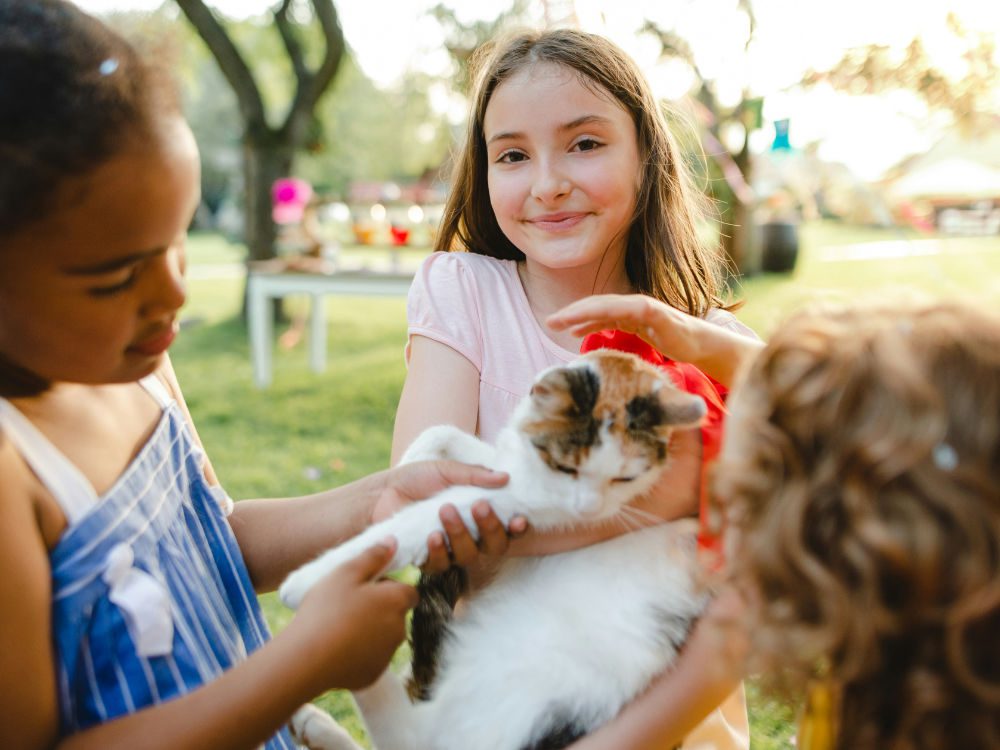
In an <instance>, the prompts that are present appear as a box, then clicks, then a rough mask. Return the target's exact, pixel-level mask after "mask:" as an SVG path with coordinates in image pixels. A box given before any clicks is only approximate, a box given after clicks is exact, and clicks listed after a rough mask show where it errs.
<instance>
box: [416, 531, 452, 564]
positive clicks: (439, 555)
mask: <svg viewBox="0 0 1000 750" xmlns="http://www.w3.org/2000/svg"><path fill="white" fill-rule="evenodd" d="M450 567H451V554H450V553H449V552H448V544H447V543H446V542H445V540H444V534H443V533H442V532H440V531H435V532H434V533H433V534H431V535H430V536H429V537H427V560H426V561H425V562H424V564H423V565H422V566H421V568H422V569H423V570H424V572H426V573H443V572H444V571H446V570H448V568H450Z"/></svg>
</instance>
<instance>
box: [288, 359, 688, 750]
mask: <svg viewBox="0 0 1000 750" xmlns="http://www.w3.org/2000/svg"><path fill="white" fill-rule="evenodd" d="M575 366H587V365H586V363H585V362H584V363H583V364H580V365H575ZM691 398H695V397H691ZM533 408H534V405H533V403H532V401H531V398H530V397H529V398H526V399H525V400H524V401H523V402H522V403H521V405H520V406H519V407H518V409H517V411H516V412H515V414H514V416H513V418H512V420H511V422H510V424H509V426H508V427H506V428H505V429H504V430H503V431H502V432H501V434H500V436H499V437H498V440H497V445H496V447H495V448H493V447H492V446H489V445H487V444H485V443H483V442H482V441H480V440H478V439H476V438H474V437H472V436H470V435H467V434H466V433H463V432H461V431H460V430H458V429H456V428H454V427H450V426H439V427H432V428H430V429H428V430H426V431H425V432H423V433H422V434H421V435H420V436H419V437H418V438H417V440H415V441H414V443H413V444H412V445H411V446H410V449H409V450H408V451H407V452H406V454H405V456H404V458H403V462H411V461H418V460H426V459H438V458H450V459H455V460H458V461H463V462H466V463H477V464H482V465H486V466H490V467H492V468H496V469H498V470H501V471H506V472H508V473H509V474H510V482H509V483H508V484H507V485H506V486H505V487H503V488H500V489H495V490H484V489H482V488H476V487H452V488H449V489H448V490H445V491H444V492H442V493H440V494H438V495H437V496H435V497H433V498H430V499H428V500H426V501H423V502H420V503H415V504H413V505H411V506H408V507H407V508H405V509H403V510H402V511H400V512H399V513H397V514H396V515H395V516H393V517H392V518H390V519H388V520H386V521H383V522H381V523H379V524H376V525H374V526H372V527H370V528H369V529H367V530H366V531H365V532H363V533H362V534H360V535H359V536H357V537H355V538H354V539H352V540H350V541H348V542H346V543H344V544H343V545H341V546H339V547H337V548H334V549H332V550H330V551H328V552H326V553H324V554H323V555H322V556H321V557H319V558H318V559H317V560H315V561H314V562H312V563H309V564H307V565H306V566H304V567H302V568H300V569H299V570H298V571H296V572H294V573H293V574H292V575H291V576H290V577H289V578H288V579H287V580H286V581H285V583H284V584H283V585H282V586H281V589H280V596H281V599H282V601H284V602H285V603H286V604H287V605H288V606H291V607H295V606H298V604H299V603H300V602H301V601H302V598H303V596H305V594H306V592H307V591H308V590H309V588H310V587H311V586H312V585H313V584H314V583H316V581H318V580H319V579H320V578H321V577H322V576H324V575H325V574H327V573H328V572H329V571H331V570H332V569H333V568H334V567H336V566H337V565H339V564H341V563H342V562H345V561H347V560H350V559H352V558H354V557H355V556H356V555H358V554H359V553H360V552H361V551H363V550H364V549H366V548H368V547H370V546H371V545H373V544H375V543H377V542H378V541H380V540H382V539H384V538H385V537H386V536H389V535H392V536H395V537H396V539H397V540H398V548H397V551H396V555H395V557H394V558H393V560H392V563H391V564H390V565H389V566H388V568H389V569H398V568H401V567H403V566H405V565H408V564H416V565H419V564H421V563H422V562H424V560H425V559H426V555H427V537H428V535H429V534H431V533H432V532H433V531H437V530H441V523H440V520H439V518H438V510H439V509H440V507H441V506H442V505H444V504H445V503H452V504H453V505H455V507H456V508H457V509H458V511H459V512H460V514H461V515H462V517H463V519H464V520H465V523H466V525H467V526H468V527H469V529H470V530H472V531H473V533H474V532H475V524H474V522H473V521H472V518H471V508H472V505H473V504H474V503H475V502H477V501H478V500H480V499H483V498H485V499H487V500H488V501H489V502H490V504H491V505H492V507H493V509H494V511H495V512H496V514H497V515H498V516H499V517H500V519H501V520H502V521H503V522H504V523H505V524H507V523H508V522H509V521H510V519H511V518H512V517H513V516H514V515H517V514H521V515H524V516H526V517H527V519H528V520H529V521H530V522H531V524H532V526H533V527H534V528H536V529H540V530H544V529H555V528H563V527H570V526H573V525H577V524H579V523H580V522H581V521H594V520H600V519H609V518H612V517H614V516H616V515H617V514H620V513H621V512H622V506H623V505H624V504H625V503H627V502H628V501H629V500H631V499H633V498H634V497H636V496H638V495H639V494H641V493H643V492H645V491H647V490H648V489H649V488H651V487H652V485H653V484H654V483H655V481H656V479H657V478H658V477H659V475H660V472H661V470H662V468H663V466H662V465H660V466H656V467H648V466H641V465H635V464H636V459H626V458H625V457H624V456H623V455H622V453H621V451H620V450H618V447H617V443H616V441H615V440H612V439H606V440H602V441H601V444H600V446H599V447H598V448H597V449H595V450H592V451H591V452H590V455H589V457H588V459H587V461H586V462H585V463H584V464H583V465H582V466H581V467H580V471H579V475H578V476H569V475H567V474H564V473H560V472H557V471H554V470H552V469H551V468H549V466H547V465H546V464H545V462H544V461H543V460H542V458H541V457H540V455H539V452H538V450H537V449H536V448H535V447H534V446H533V445H532V443H531V440H530V438H529V437H528V436H527V435H526V434H524V433H523V432H522V431H520V429H519V426H520V425H521V424H522V422H523V421H524V420H525V419H526V418H528V417H530V416H531V414H532V410H533ZM702 413H703V409H702V410H701V411H699V412H698V416H699V417H700V415H701V414H702ZM602 429H606V428H602ZM623 476H635V477H636V478H635V480H634V481H632V482H627V483H624V482H613V481H612V479H613V478H616V477H623ZM694 552H695V543H694V533H693V523H692V522H691V521H680V522H675V523H670V524H660V525H657V526H653V527H649V528H644V529H642V530H639V531H635V532H633V533H630V534H625V535H621V536H618V537H616V538H614V539H611V540H610V541H607V542H604V543H601V544H597V545H593V546H591V547H587V548H584V549H579V550H575V551H572V552H567V553H564V554H559V555H551V556H547V557H540V558H508V559H506V560H505V561H504V563H503V565H502V567H501V570H500V571H499V572H498V574H497V576H496V578H495V579H494V580H493V581H492V582H491V583H490V584H489V585H488V586H487V587H486V588H484V589H483V590H481V591H478V592H476V593H475V594H474V595H473V596H472V597H471V600H470V601H469V602H468V603H467V606H465V607H463V610H462V612H461V613H460V614H457V615H456V617H455V618H454V619H453V620H452V622H451V623H450V626H449V632H448V635H447V637H446V639H445V641H444V643H443V644H442V647H441V648H442V650H441V655H440V659H439V666H438V670H437V676H436V678H435V681H434V683H433V685H432V686H431V697H430V699H429V700H427V701H418V702H415V703H411V702H410V700H409V698H408V696H407V694H406V692H405V689H404V687H403V684H402V682H401V681H400V679H399V677H397V676H396V675H394V674H392V673H391V672H389V671H387V672H386V673H384V674H383V675H382V677H381V678H380V679H379V680H378V681H377V682H376V683H375V684H374V685H373V686H372V687H371V688H369V689H368V690H365V691H360V692H358V693H357V694H356V695H355V697H356V699H357V701H358V704H359V706H360V708H361V710H362V714H363V715H364V718H365V721H366V723H367V725H368V728H369V731H370V733H371V735H372V738H373V740H374V743H375V746H376V748H378V750H470V749H471V748H475V749H476V750H519V749H520V748H523V747H527V746H530V745H531V744H532V743H533V742H535V741H537V740H538V739H540V738H541V737H543V736H544V735H545V734H546V733H547V732H548V731H551V730H552V729H553V719H557V720H565V721H566V722H569V723H573V724H576V725H579V726H581V727H585V728H594V727H597V726H599V725H600V724H603V723H604V722H606V721H607V720H609V719H610V718H611V717H613V716H614V715H615V714H616V713H617V712H618V710H619V709H620V708H621V706H622V705H624V704H625V703H626V702H627V701H628V700H630V699H631V698H632V697H633V696H635V695H636V694H638V693H639V692H640V691H641V690H642V689H643V688H644V687H645V686H646V685H647V684H648V683H649V681H650V679H651V678H652V677H653V676H654V675H656V674H657V673H659V672H660V671H662V670H663V668H664V667H665V666H666V665H667V664H669V663H670V662H671V661H672V660H673V658H674V657H675V655H676V644H679V643H681V642H682V641H683V639H684V637H685V635H686V633H687V629H688V627H689V625H690V623H691V621H692V620H693V619H694V618H696V617H697V616H698V614H699V613H700V611H701V609H702V607H703V605H704V596H703V595H702V594H701V593H699V592H698V591H697V590H696V586H695V584H694V580H693V569H694V565H693V561H694ZM556 723H558V721H557V722H556Z"/></svg>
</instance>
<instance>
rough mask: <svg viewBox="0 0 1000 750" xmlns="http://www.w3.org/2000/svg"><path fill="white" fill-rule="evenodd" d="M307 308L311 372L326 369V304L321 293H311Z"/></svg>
mask: <svg viewBox="0 0 1000 750" xmlns="http://www.w3.org/2000/svg"><path fill="white" fill-rule="evenodd" d="M311 296H312V304H311V305H310V308H309V365H310V366H311V367H312V370H313V372H323V370H325V369H326V305H325V304H324V303H325V299H326V298H325V297H324V295H322V294H313V295H311Z"/></svg>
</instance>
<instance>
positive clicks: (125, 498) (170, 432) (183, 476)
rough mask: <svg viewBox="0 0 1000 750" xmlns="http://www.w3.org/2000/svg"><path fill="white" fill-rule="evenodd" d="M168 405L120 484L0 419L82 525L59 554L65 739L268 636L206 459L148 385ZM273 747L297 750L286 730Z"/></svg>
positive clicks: (71, 529)
mask: <svg viewBox="0 0 1000 750" xmlns="http://www.w3.org/2000/svg"><path fill="white" fill-rule="evenodd" d="M142 383H143V385H144V386H145V387H146V389H147V390H148V391H149V392H150V394H151V395H152V396H153V397H154V398H155V399H156V400H157V401H158V402H159V403H160V405H161V406H162V408H163V413H162V416H161V418H160V421H159V423H158V424H157V426H156V428H155V430H154V432H153V434H152V436H151V437H150V439H149V441H148V442H147V443H146V444H145V446H143V448H142V450H141V452H140V453H139V455H138V456H137V457H136V458H135V459H134V460H133V461H132V463H131V464H130V465H129V466H128V468H127V469H126V470H125V472H124V473H123V474H122V476H121V477H120V478H119V479H118V481H117V482H116V483H115V485H114V486H113V487H112V488H111V489H110V490H108V491H107V492H106V493H104V495H103V496H101V497H97V495H96V493H95V492H94V490H93V487H92V486H91V485H90V483H89V482H88V481H87V480H86V478H84V477H83V475H82V474H81V473H80V471H79V470H78V469H77V468H76V467H75V466H73V465H72V464H71V463H70V462H69V461H68V460H67V459H66V458H65V457H64V456H63V455H62V454H61V453H60V452H59V451H58V450H57V449H56V448H55V447H54V446H53V445H52V444H51V443H50V442H49V441H48V440H47V439H46V438H45V437H44V436H43V435H42V434H41V433H40V432H39V431H38V430H37V429H36V428H35V427H34V426H33V425H32V424H31V423H30V422H29V421H28V420H27V419H26V418H25V417H24V416H23V415H22V414H21V413H20V412H19V411H18V410H17V409H16V408H15V407H14V406H13V405H12V404H10V403H9V402H7V401H4V400H3V399H0V427H2V428H3V430H4V434H5V436H7V437H8V438H9V439H10V440H11V442H12V443H13V444H14V445H15V446H16V447H17V448H18V450H19V451H20V452H21V454H22V455H23V457H24V458H25V460H26V461H27V462H28V464H29V465H30V466H31V467H32V469H33V471H34V472H35V473H36V474H37V475H38V477H39V479H40V480H41V481H42V482H44V483H45V484H46V486H47V487H48V489H49V490H50V491H51V492H52V494H53V496H54V497H55V498H56V500H57V501H58V502H59V503H60V505H61V506H62V508H63V511H64V512H65V513H66V517H67V520H68V522H69V526H68V527H67V529H66V531H65V533H64V534H63V536H62V537H61V538H60V540H59V542H58V544H57V545H56V547H55V548H54V549H53V550H52V552H51V555H50V562H51V568H52V638H53V642H54V647H55V658H56V669H57V679H58V688H59V710H60V722H61V735H62V736H66V735H70V734H73V733H75V732H78V731H80V730H83V729H86V728H88V727H91V726H93V725H95V724H100V723H102V722H105V721H109V720H111V719H114V718H116V717H119V716H122V715H125V714H130V713H133V712H135V711H138V710H139V709H142V708H144V707H147V706H151V705H154V704H157V703H161V702H163V701H167V700H170V699H171V698H175V697H177V696H180V695H183V694H185V693H187V692H190V691H191V690H194V689H196V688H197V687H199V686H200V685H204V684H205V683H207V682H209V681H210V680H212V679H215V678H216V677H218V676H219V675H221V674H222V672H223V671H225V670H226V669H228V668H229V667H232V666H233V665H234V664H237V663H238V662H240V661H242V660H243V659H245V658H246V656H247V654H248V653H249V652H252V651H254V650H255V649H257V648H258V647H260V646H261V645H262V644H263V643H264V642H265V641H266V640H267V639H268V630H267V625H266V623H265V622H264V618H263V616H262V614H261V611H260V607H259V606H258V604H257V598H256V595H255V594H254V590H253V586H252V585H251V583H250V577H249V574H248V572H247V568H246V565H245V563H244V562H243V557H242V555H241V554H240V550H239V547H238V546H237V544H236V538H235V537H234V536H233V533H232V530H231V529H230V526H229V522H228V521H227V519H226V511H227V510H228V509H231V507H232V505H231V503H232V501H230V500H228V498H227V497H225V494H224V493H222V492H221V491H220V489H219V488H217V487H212V486H209V485H208V483H207V482H206V480H205V478H204V474H203V471H202V462H203V460H204V456H203V454H202V452H201V450H200V448H199V447H198V446H197V444H196V443H195V441H194V440H193V439H192V436H191V433H190V431H189V430H188V427H187V422H186V420H185V418H184V415H183V414H182V413H181V410H180V409H179V407H178V405H177V404H176V403H175V402H174V401H173V400H172V399H171V398H170V396H169V394H168V392H167V390H166V388H165V387H164V386H163V384H162V383H161V382H160V381H159V380H158V379H157V378H155V377H154V376H150V377H149V378H146V379H144V380H143V381H142ZM266 747H267V748H268V749H269V750H271V749H274V750H277V749H278V748H294V747H296V745H295V743H294V742H293V741H292V739H291V736H290V734H289V733H288V731H287V729H283V730H282V731H281V732H280V733H278V734H277V735H275V736H274V737H272V738H271V740H269V741H268V743H267V744H266Z"/></svg>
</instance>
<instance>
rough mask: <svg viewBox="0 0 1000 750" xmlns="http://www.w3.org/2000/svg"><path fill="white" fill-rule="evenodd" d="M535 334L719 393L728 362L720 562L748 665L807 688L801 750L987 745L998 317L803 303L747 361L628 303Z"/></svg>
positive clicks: (601, 301)
mask: <svg viewBox="0 0 1000 750" xmlns="http://www.w3.org/2000/svg"><path fill="white" fill-rule="evenodd" d="M549 322H550V324H552V325H555V326H557V327H559V328H569V329H572V330H575V331H577V332H578V333H579V332H587V331H590V330H596V329H599V328H602V327H617V328H625V329H627V330H630V331H633V332H635V333H638V334H639V335H642V336H643V337H644V338H647V339H648V340H649V341H650V343H652V344H653V345H654V346H656V347H657V348H658V349H660V350H661V351H664V352H665V353H667V354H668V355H670V356H673V357H675V358H678V359H683V360H687V361H691V362H693V363H694V364H698V365H700V366H702V368H703V369H705V370H706V371H707V372H709V373H710V374H713V375H714V376H716V377H718V378H720V379H722V380H723V381H726V382H728V381H729V380H730V379H733V377H734V373H736V372H737V371H738V370H740V368H741V363H742V368H743V375H742V377H738V376H737V377H736V378H735V379H736V380H737V381H738V382H737V387H736V388H735V390H734V391H733V394H732V396H731V398H730V401H729V405H730V408H731V414H730V418H729V422H728V425H727V436H726V444H725V448H724V450H723V457H722V461H721V462H720V465H719V466H718V467H717V479H718V482H717V493H718V496H719V498H720V501H721V502H722V503H723V504H724V505H725V507H726V508H727V513H726V514H727V518H728V523H729V528H728V548H729V549H728V550H727V565H728V569H729V571H730V575H731V577H732V581H733V583H734V585H735V587H736V588H737V589H739V590H741V591H742V592H743V593H744V596H745V598H746V599H747V601H748V603H749V611H747V612H745V613H743V614H741V615H740V616H739V618H740V620H741V625H742V626H743V627H744V628H745V630H746V632H747V633H748V634H749V640H750V651H751V652H752V653H753V663H752V664H751V666H754V667H761V666H763V667H765V668H766V669H769V670H770V672H771V675H773V676H774V677H775V678H776V679H777V680H778V682H779V683H780V684H782V685H783V687H786V688H788V687H791V688H800V689H807V692H808V700H807V707H806V713H805V715H804V717H803V721H802V726H801V728H800V737H799V742H798V746H799V748H800V750H831V749H835V750H945V749H946V748H996V747H1000V317H997V316H996V315H995V314H989V313H985V312H983V311H982V310H980V309H978V308H975V307H973V306H971V305H967V304H959V303H951V302H948V303H906V304H902V305H901V304H894V305H892V306H888V305H884V306H881V307H872V306H856V307H854V308H852V309H833V310H831V309H824V310H816V311H812V312H808V313H803V314H799V315H797V316H796V317H794V318H792V319H791V320H789V321H788V322H786V323H785V324H784V325H783V326H782V327H780V328H779V330H778V331H777V332H776V333H775V334H774V335H773V336H772V338H771V339H770V341H769V343H768V344H767V345H766V346H764V347H763V348H762V349H761V347H760V345H759V344H758V343H755V342H750V341H748V340H746V339H742V338H740V337H727V336H726V335H725V334H724V333H723V332H719V333H715V334H713V332H712V330H711V327H709V326H705V325H704V324H703V322H702V321H699V320H697V319H695V318H692V317H689V316H685V315H683V314H682V313H679V312H678V311H677V310H673V309H670V308H667V307H666V306H665V305H662V304H660V303H658V302H656V301H655V300H651V299H650V298H648V297H642V296H639V295H631V296H612V295H607V296H601V297H592V298H590V299H588V300H583V301H581V302H578V303H576V304H575V305H572V306H570V307H568V308H566V309H565V310H563V311H561V312H560V313H558V314H557V315H556V316H554V317H553V318H550V320H549ZM692 334H698V335H692Z"/></svg>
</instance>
